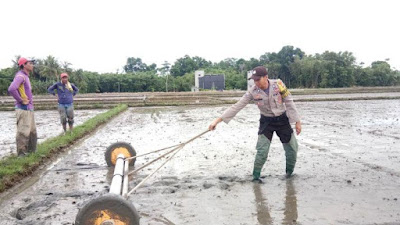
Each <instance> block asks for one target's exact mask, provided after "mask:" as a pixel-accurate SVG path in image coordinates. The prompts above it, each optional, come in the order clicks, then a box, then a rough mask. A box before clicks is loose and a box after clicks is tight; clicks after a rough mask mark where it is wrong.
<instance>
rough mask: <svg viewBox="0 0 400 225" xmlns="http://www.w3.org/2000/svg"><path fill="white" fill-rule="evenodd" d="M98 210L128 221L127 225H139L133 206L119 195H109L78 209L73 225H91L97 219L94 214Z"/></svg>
mask: <svg viewBox="0 0 400 225" xmlns="http://www.w3.org/2000/svg"><path fill="white" fill-rule="evenodd" d="M99 210H109V211H112V212H115V213H116V214H117V215H118V216H120V218H124V219H127V220H128V221H130V222H129V225H139V219H140V217H139V214H138V213H137V211H136V209H135V207H134V206H133V204H132V203H131V202H129V201H127V200H126V199H124V198H123V197H122V196H120V195H116V194H110V193H108V194H106V195H103V196H101V197H99V198H95V199H93V200H91V201H89V202H88V203H87V204H86V205H85V206H84V207H83V208H82V209H80V210H79V212H78V214H77V215H76V218H75V225H92V224H93V222H94V219H96V218H99V217H98V214H97V213H96V212H98V211H99ZM114 219H116V218H114Z"/></svg>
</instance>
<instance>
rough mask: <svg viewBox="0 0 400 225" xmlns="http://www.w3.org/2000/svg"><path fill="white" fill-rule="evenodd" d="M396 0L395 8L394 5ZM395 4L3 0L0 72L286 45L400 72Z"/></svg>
mask: <svg viewBox="0 0 400 225" xmlns="http://www.w3.org/2000/svg"><path fill="white" fill-rule="evenodd" d="M397 2H399V3H397ZM399 6H400V1H396V0H379V1H378V0H375V1H372V0H364V1H356V0H274V1H270V0H262V1H259V0H243V1H239V0H230V1H225V0H141V1H139V0H137V1H136V0H113V1H111V0H107V1H105V0H97V1H96V0H36V1H28V0H18V1H15V0H2V1H0V24H1V26H0V29H1V34H0V69H3V68H7V67H10V66H12V60H13V59H14V58H15V56H16V55H21V56H23V57H35V58H39V59H44V58H46V57H47V56H48V55H52V56H54V57H56V59H57V60H59V61H60V62H69V63H71V64H72V66H71V67H72V68H74V69H84V70H88V71H96V72H99V73H106V72H112V73H114V72H117V70H118V71H119V72H122V68H123V66H124V65H125V64H126V60H127V58H128V57H135V58H141V59H142V61H143V62H144V63H146V64H148V65H149V64H151V63H156V64H157V66H159V67H161V64H162V63H163V62H164V61H168V62H169V63H171V64H173V63H174V62H175V61H176V60H177V59H179V58H182V57H184V56H185V55H189V56H191V57H194V56H199V57H202V58H204V59H206V60H210V61H212V62H219V61H221V60H224V59H226V58H244V59H246V60H248V59H250V58H252V57H253V58H259V57H260V56H261V55H262V54H264V53H266V52H279V51H280V50H281V49H282V47H283V46H286V45H291V46H294V47H295V48H300V49H301V50H302V51H303V52H305V53H306V54H307V55H314V54H316V53H323V52H324V51H333V52H344V51H349V52H352V53H353V55H354V56H355V57H356V61H357V63H361V62H363V63H365V65H367V66H368V65H370V64H371V63H372V62H373V61H378V60H382V61H383V60H386V59H389V61H388V62H389V64H390V65H391V66H392V69H397V70H400V44H399V42H400V28H399V21H400V12H399V9H400V7H399Z"/></svg>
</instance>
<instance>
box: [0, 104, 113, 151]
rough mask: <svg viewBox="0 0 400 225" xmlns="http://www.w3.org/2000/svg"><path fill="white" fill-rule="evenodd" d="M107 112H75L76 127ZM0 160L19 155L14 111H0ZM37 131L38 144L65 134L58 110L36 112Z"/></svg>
mask: <svg viewBox="0 0 400 225" xmlns="http://www.w3.org/2000/svg"><path fill="white" fill-rule="evenodd" d="M105 111H106V110H104V109H100V110H74V113H75V118H74V120H75V126H77V125H80V124H82V123H83V122H85V121H86V120H88V119H90V118H92V117H94V116H95V115H97V114H99V113H102V112H105ZM0 119H1V123H0V159H1V158H3V157H5V156H8V155H10V154H17V150H16V149H17V146H16V144H15V135H16V132H17V125H16V117H15V112H14V111H7V112H4V111H3V112H1V111H0ZM35 121H36V130H37V133H38V143H41V142H43V141H44V140H46V139H47V138H50V137H54V136H57V135H59V134H61V133H62V132H63V129H62V126H61V123H60V116H59V114H58V112H57V110H48V111H36V112H35Z"/></svg>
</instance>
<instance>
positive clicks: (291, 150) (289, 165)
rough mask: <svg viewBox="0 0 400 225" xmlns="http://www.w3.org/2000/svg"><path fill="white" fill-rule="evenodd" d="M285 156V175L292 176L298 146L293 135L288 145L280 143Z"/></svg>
mask: <svg viewBox="0 0 400 225" xmlns="http://www.w3.org/2000/svg"><path fill="white" fill-rule="evenodd" d="M282 145H283V149H285V156H286V174H292V173H293V171H294V167H295V166H296V160H297V150H298V144H297V139H296V136H295V135H294V133H292V137H291V138H290V141H289V142H288V143H282Z"/></svg>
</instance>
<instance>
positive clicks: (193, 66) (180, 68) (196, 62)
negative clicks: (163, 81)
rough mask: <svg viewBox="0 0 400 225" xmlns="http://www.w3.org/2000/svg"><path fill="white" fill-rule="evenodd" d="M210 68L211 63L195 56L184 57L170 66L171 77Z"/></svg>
mask: <svg viewBox="0 0 400 225" xmlns="http://www.w3.org/2000/svg"><path fill="white" fill-rule="evenodd" d="M210 66H212V63H211V62H210V61H207V60H205V59H203V58H201V57H198V56H195V57H193V58H192V57H190V56H188V55H185V56H184V57H183V58H180V59H178V60H177V61H176V62H175V63H174V65H172V66H171V75H172V76H174V77H178V76H183V75H185V74H186V73H191V72H194V71H196V70H198V69H205V68H208V67H210Z"/></svg>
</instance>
